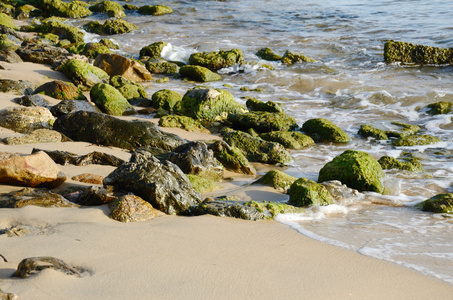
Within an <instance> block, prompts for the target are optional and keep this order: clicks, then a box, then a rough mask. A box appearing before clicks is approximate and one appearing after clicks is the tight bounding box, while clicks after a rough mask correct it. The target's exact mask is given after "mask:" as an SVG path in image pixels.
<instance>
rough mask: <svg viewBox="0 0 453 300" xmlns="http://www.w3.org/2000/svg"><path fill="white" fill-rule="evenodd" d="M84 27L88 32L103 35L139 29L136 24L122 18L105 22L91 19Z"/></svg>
mask: <svg viewBox="0 0 453 300" xmlns="http://www.w3.org/2000/svg"><path fill="white" fill-rule="evenodd" d="M83 28H84V29H85V30H86V31H88V32H92V33H97V34H101V35H102V34H106V35H112V34H123V33H128V32H131V31H134V30H137V29H138V27H137V26H135V25H134V24H132V23H129V22H127V21H125V20H122V19H109V20H107V21H105V22H104V23H100V22H99V21H91V22H89V23H87V24H85V25H84V26H83Z"/></svg>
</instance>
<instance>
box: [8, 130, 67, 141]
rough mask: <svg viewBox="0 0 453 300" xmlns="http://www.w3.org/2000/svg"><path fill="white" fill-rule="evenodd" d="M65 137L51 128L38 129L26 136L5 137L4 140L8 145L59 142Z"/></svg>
mask: <svg viewBox="0 0 453 300" xmlns="http://www.w3.org/2000/svg"><path fill="white" fill-rule="evenodd" d="M62 139H63V137H62V135H61V133H59V132H58V131H55V130H49V129H37V130H35V131H33V132H32V133H30V134H28V135H24V136H13V137H7V138H4V139H3V140H2V141H3V143H5V144H7V145H23V144H38V143H39V144H40V143H59V142H61V141H62Z"/></svg>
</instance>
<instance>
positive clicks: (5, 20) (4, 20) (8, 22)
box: [0, 12, 18, 30]
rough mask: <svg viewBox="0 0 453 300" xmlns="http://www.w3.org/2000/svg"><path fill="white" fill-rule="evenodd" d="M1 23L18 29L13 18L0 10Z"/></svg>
mask: <svg viewBox="0 0 453 300" xmlns="http://www.w3.org/2000/svg"><path fill="white" fill-rule="evenodd" d="M0 25H1V26H5V27H8V28H10V29H14V30H16V29H18V28H17V26H16V25H15V24H14V21H13V18H11V17H10V16H8V15H7V14H5V13H2V12H0Z"/></svg>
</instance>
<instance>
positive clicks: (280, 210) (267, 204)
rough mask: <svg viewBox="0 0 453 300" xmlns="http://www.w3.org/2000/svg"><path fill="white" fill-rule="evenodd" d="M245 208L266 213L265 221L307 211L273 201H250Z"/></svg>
mask: <svg viewBox="0 0 453 300" xmlns="http://www.w3.org/2000/svg"><path fill="white" fill-rule="evenodd" d="M244 205H245V206H248V207H253V208H256V210H257V211H258V212H261V213H264V216H265V217H264V218H265V219H273V218H275V217H276V216H277V215H279V214H289V213H294V214H297V213H302V212H304V211H305V209H304V208H300V207H294V206H292V205H289V204H286V203H278V202H272V201H263V202H257V201H253V200H252V201H249V202H245V203H244Z"/></svg>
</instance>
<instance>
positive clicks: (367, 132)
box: [357, 124, 389, 140]
mask: <svg viewBox="0 0 453 300" xmlns="http://www.w3.org/2000/svg"><path fill="white" fill-rule="evenodd" d="M357 134H358V135H360V136H361V137H364V138H368V137H372V138H375V139H376V140H388V139H389V138H388V136H387V134H386V133H385V131H384V130H382V129H379V128H375V127H373V126H371V125H369V124H363V125H361V126H360V129H359V131H358V132H357Z"/></svg>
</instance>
